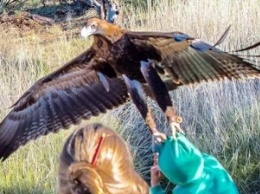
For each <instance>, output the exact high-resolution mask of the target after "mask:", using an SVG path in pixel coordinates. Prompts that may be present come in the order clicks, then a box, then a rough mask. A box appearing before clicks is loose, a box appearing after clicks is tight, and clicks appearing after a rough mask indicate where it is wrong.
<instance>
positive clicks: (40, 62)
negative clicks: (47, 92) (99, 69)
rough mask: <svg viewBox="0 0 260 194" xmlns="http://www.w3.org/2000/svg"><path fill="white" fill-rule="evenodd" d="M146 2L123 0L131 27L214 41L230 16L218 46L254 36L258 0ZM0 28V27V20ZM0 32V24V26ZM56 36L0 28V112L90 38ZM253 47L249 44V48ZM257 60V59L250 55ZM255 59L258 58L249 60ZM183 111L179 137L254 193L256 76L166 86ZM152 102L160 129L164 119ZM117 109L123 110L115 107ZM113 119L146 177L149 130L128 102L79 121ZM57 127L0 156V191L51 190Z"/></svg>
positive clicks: (242, 43)
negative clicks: (227, 31)
mask: <svg viewBox="0 0 260 194" xmlns="http://www.w3.org/2000/svg"><path fill="white" fill-rule="evenodd" d="M155 5H156V6H155V7H150V8H149V9H148V10H144V9H142V8H139V9H133V8H131V7H129V9H130V11H129V14H130V16H131V18H130V21H129V22H130V28H131V29H133V30H156V31H174V30H178V31H182V32H185V33H187V34H190V35H192V36H194V37H200V38H201V39H203V40H206V41H208V42H211V43H214V42H216V41H217V40H218V38H219V37H220V36H221V34H222V33H223V32H224V31H225V29H226V28H227V27H228V25H230V24H232V28H231V31H230V34H229V36H228V37H227V39H226V40H225V42H224V43H223V44H222V45H220V48H222V49H224V50H227V51H232V50H235V49H238V48H241V47H246V46H248V45H250V44H252V43H255V42H257V41H260V34H259V32H260V19H259V18H260V11H259V10H260V2H259V1H258V0H247V1H244V0H237V1H236V3H234V1H232V0H216V1H207V0H190V1H182V0H158V1H155ZM0 28H1V27H0ZM0 30H1V32H3V31H4V30H6V29H0ZM50 30H52V33H57V39H55V40H54V41H52V42H50V43H48V44H42V40H43V39H44V38H45V37H43V36H41V34H38V33H35V34H34V35H32V36H30V37H29V38H23V39H21V38H18V35H17V33H18V32H17V31H15V30H12V29H10V31H9V32H8V33H7V34H6V33H1V32H0V83H1V85H0V107H1V109H0V118H1V119H3V118H4V116H5V115H6V114H7V113H8V112H9V109H8V107H10V106H11V105H12V103H14V102H15V101H16V100H17V99H18V97H19V96H20V95H22V93H23V92H24V91H25V90H26V89H28V88H29V87H30V86H31V85H32V84H33V83H34V82H35V81H36V80H37V79H38V78H40V77H42V76H44V75H46V74H47V73H49V72H50V71H52V70H54V69H56V68H58V67H59V66H60V65H62V64H63V63H65V62H66V61H68V60H69V59H71V58H72V57H74V56H76V55H77V54H79V53H81V52H82V51H83V50H85V49H86V48H87V47H88V46H89V44H90V42H89V41H88V40H82V39H74V38H72V39H67V38H66V37H67V36H65V34H64V33H63V32H62V31H60V30H59V29H50ZM256 53H258V54H259V53H260V49H255V50H253V51H251V52H250V54H256ZM254 60H257V59H254ZM257 62H258V63H257V64H258V67H259V66H260V61H259V59H258V61H257ZM171 95H172V98H173V100H174V103H175V105H176V106H177V107H178V112H179V114H180V115H181V116H183V118H184V123H183V126H182V127H183V129H184V130H185V131H186V134H187V137H188V138H189V139H190V140H191V141H192V142H194V143H195V144H196V145H197V146H198V147H199V148H200V149H201V150H203V151H204V152H207V153H211V154H213V155H214V156H215V157H217V158H218V159H219V160H220V161H221V163H222V164H223V166H224V167H226V168H227V169H228V171H229V172H230V174H231V176H232V177H233V178H234V180H235V182H236V183H237V185H238V187H239V190H240V192H241V193H244V194H256V193H260V192H259V191H260V81H259V80H250V81H245V82H243V83H238V82H229V81H226V82H224V83H210V84H205V83H202V84H200V85H196V86H193V87H182V88H180V89H178V90H176V91H174V92H172V93H171ZM150 104H151V105H152V106H154V107H155V113H156V115H157V122H158V124H159V128H160V129H162V130H163V129H164V130H165V131H167V124H166V122H165V120H164V118H163V117H162V114H161V112H160V110H159V109H158V108H157V106H156V105H155V104H154V103H152V102H150ZM123 109H124V111H123ZM96 121H99V122H102V123H104V124H106V125H109V126H111V127H114V128H115V129H116V130H117V131H118V133H120V134H121V135H122V136H123V137H124V138H125V139H126V140H127V141H128V142H129V144H130V146H131V148H132V152H133V155H134V158H135V165H136V168H137V170H138V171H139V172H140V173H141V174H142V175H143V176H144V177H145V178H146V179H149V177H147V176H148V174H149V164H150V163H151V151H150V150H149V149H150V137H148V138H147V134H149V133H148V131H147V128H146V127H145V125H144V124H143V121H142V119H141V117H140V116H139V114H137V113H136V109H135V107H134V106H133V105H132V104H127V105H126V106H124V107H120V108H118V109H117V110H115V111H113V112H109V113H108V114H106V115H101V116H100V117H98V118H95V119H94V120H90V121H87V122H96ZM73 128H74V127H72V128H71V129H70V130H68V131H64V130H63V131H60V132H59V133H58V134H51V135H48V136H47V137H41V138H40V139H38V140H37V141H34V142H31V143H30V144H28V145H26V146H24V147H22V148H20V149H19V151H17V152H16V153H14V154H13V155H12V156H11V157H10V158H8V160H6V161H5V162H4V163H0V193H4V194H26V193H35V194H43V193H44V194H49V193H55V192H56V190H57V178H56V177H57V165H58V156H59V152H60V150H61V147H62V144H63V142H64V141H65V139H66V137H67V136H68V135H69V134H70V133H71V132H72V131H73Z"/></svg>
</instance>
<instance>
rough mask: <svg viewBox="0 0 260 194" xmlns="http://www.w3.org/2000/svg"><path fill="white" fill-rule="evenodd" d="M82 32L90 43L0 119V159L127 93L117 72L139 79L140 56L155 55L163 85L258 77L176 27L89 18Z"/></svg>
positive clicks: (238, 60) (240, 62)
mask: <svg viewBox="0 0 260 194" xmlns="http://www.w3.org/2000/svg"><path fill="white" fill-rule="evenodd" d="M82 35H84V36H88V35H93V37H94V42H93V44H92V46H91V47H90V48H89V49H88V50H87V51H85V52H84V53H82V54H81V55H79V56H78V57H76V58H75V59H73V60H71V61H70V62H68V63H67V64H65V65H64V66H63V67H61V68H60V69H58V70H57V71H55V72H53V73H51V74H50V75H47V76H46V77H43V78H41V79H40V80H38V81H37V82H36V83H35V84H34V85H33V86H32V87H31V88H30V89H29V90H28V91H26V92H25V94H24V95H23V96H22V97H21V98H20V99H19V100H18V101H17V102H16V103H15V104H14V105H13V107H12V110H11V112H10V113H9V114H8V115H7V116H6V117H5V118H4V120H3V121H2V123H1V124H0V159H2V160H4V159H6V158H7V157H8V156H9V155H10V154H12V153H13V152H14V151H15V150H17V149H18V148H19V146H21V145H24V144H26V143H27V142H28V141H29V140H31V139H36V138H37V137H39V136H40V135H47V134H48V133H50V132H57V131H58V130H60V129H62V128H68V127H69V126H70V125H71V124H76V123H78V122H79V121H81V120H82V119H88V118H90V117H91V116H96V115H98V114H100V113H104V112H106V110H107V109H112V108H114V107H117V106H119V105H121V104H124V103H125V102H126V101H127V99H128V93H127V88H126V85H125V83H124V81H123V80H122V78H121V76H122V74H125V75H127V76H128V77H129V78H130V79H135V80H138V81H140V82H141V83H143V85H144V87H145V90H146V91H149V89H148V90H147V87H146V82H145V79H144V77H143V75H142V73H141V71H140V61H141V60H147V59H151V60H153V61H155V63H154V64H155V67H154V68H155V69H156V70H157V72H158V73H159V74H160V76H161V78H162V80H163V81H164V83H165V84H166V86H167V88H168V90H172V89H176V88H177V87H178V86H181V85H187V84H194V83H200V82H201V81H215V80H222V79H223V78H228V79H233V78H235V79H240V78H244V77H245V78H248V77H259V75H260V70H259V69H257V68H255V67H254V65H253V64H251V63H249V62H246V61H245V60H244V59H242V58H239V57H238V56H236V55H232V54H228V53H226V52H222V51H220V50H218V49H216V48H215V47H212V46H210V45H208V44H206V43H205V42H203V41H201V40H199V39H194V38H192V37H190V36H188V35H186V34H183V33H181V32H171V33H160V32H131V31H127V30H124V29H121V28H119V27H117V26H114V25H112V24H109V23H108V22H106V21H103V20H100V19H97V18H90V19H88V20H87V23H86V27H85V28H84V29H83V30H82Z"/></svg>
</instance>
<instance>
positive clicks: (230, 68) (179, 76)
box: [126, 32, 260, 88]
mask: <svg viewBox="0 0 260 194" xmlns="http://www.w3.org/2000/svg"><path fill="white" fill-rule="evenodd" d="M126 36H127V38H129V40H130V41H131V42H132V43H133V44H134V45H135V47H136V50H137V51H138V52H139V53H141V54H142V57H143V58H150V59H153V60H156V61H157V62H158V63H157V64H155V65H157V66H158V68H155V69H160V68H163V69H164V70H165V75H162V74H160V75H161V76H164V77H165V78H167V76H168V75H170V76H171V78H172V81H173V84H174V83H175V84H179V85H187V84H195V83H200V82H202V81H206V82H207V81H216V80H222V79H224V78H227V79H243V78H256V77H257V78H259V77H260V70H259V69H258V68H256V67H255V64H252V63H249V62H248V61H246V59H244V58H240V57H239V56H238V55H234V54H229V53H227V52H223V51H221V50H220V49H217V48H216V47H215V46H212V45H210V44H208V43H206V42H203V41H202V40H200V39H195V38H193V37H191V36H189V35H186V34H184V33H181V32H171V33H158V32H154V33H152V32H149V33H144V32H143V33H140V32H128V33H127V34H126ZM151 53H153V55H151ZM153 56H154V57H153ZM164 77H163V79H164ZM165 80H166V79H165ZM167 80H169V79H167ZM173 88H176V87H173Z"/></svg>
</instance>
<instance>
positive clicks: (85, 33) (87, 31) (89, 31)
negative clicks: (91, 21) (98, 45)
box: [81, 26, 96, 38]
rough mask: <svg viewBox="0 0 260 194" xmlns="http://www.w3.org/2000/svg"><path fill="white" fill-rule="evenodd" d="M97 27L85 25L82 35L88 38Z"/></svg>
mask: <svg viewBox="0 0 260 194" xmlns="http://www.w3.org/2000/svg"><path fill="white" fill-rule="evenodd" d="M95 31H96V30H95V29H92V28H91V27H86V26H85V27H83V28H82V30H81V36H82V37H83V38H87V37H89V36H91V35H93V34H94V33H95Z"/></svg>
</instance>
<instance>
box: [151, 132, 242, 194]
mask: <svg viewBox="0 0 260 194" xmlns="http://www.w3.org/2000/svg"><path fill="white" fill-rule="evenodd" d="M160 136H161V137H160V138H161V139H162V142H161V143H159V144H156V151H157V152H158V165H157V164H156V163H157V162H155V165H154V166H152V168H151V187H150V194H164V193H165V191H164V190H163V189H162V187H161V186H160V180H161V177H162V174H163V175H164V176H165V177H166V178H167V179H169V181H171V182H173V183H174V184H176V185H177V186H176V187H175V188H174V189H173V191H172V193H173V194H237V193H239V192H238V189H237V187H236V185H235V183H234V182H233V180H232V178H231V176H230V175H229V174H228V172H227V171H226V170H225V168H224V167H223V166H222V165H221V164H220V163H219V162H218V160H217V159H216V158H214V157H213V156H211V155H208V154H205V153H201V152H200V151H199V150H198V148H196V147H195V146H194V145H193V144H192V143H191V142H190V141H189V140H188V139H186V138H185V136H184V135H182V134H180V133H178V134H177V137H176V138H173V137H172V136H168V137H166V136H165V135H162V134H161V135H160ZM155 159H156V158H155Z"/></svg>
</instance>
